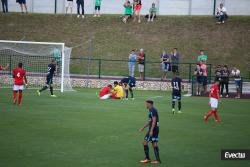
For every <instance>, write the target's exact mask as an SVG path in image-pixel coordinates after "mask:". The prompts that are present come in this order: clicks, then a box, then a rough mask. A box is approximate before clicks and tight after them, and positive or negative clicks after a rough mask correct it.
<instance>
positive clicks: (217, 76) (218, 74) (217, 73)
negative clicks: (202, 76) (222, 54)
mask: <svg viewBox="0 0 250 167" xmlns="http://www.w3.org/2000/svg"><path fill="white" fill-rule="evenodd" d="M221 73H222V68H221V65H218V66H217V67H216V70H215V81H218V82H219V90H220V88H221V75H222V74H221Z"/></svg>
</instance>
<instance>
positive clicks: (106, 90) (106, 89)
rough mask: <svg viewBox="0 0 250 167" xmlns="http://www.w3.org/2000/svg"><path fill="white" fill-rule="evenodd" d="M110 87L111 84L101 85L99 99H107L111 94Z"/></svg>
mask: <svg viewBox="0 0 250 167" xmlns="http://www.w3.org/2000/svg"><path fill="white" fill-rule="evenodd" d="M111 89H112V85H107V86H105V87H103V88H102V89H101V91H100V93H99V98H100V99H101V100H106V99H109V98H110V96H111V95H112V93H111Z"/></svg>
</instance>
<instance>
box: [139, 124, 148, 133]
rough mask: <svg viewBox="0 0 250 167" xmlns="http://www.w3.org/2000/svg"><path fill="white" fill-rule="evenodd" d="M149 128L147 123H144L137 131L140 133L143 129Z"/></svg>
mask: <svg viewBox="0 0 250 167" xmlns="http://www.w3.org/2000/svg"><path fill="white" fill-rule="evenodd" d="M148 126H149V122H148V123H146V124H145V125H144V126H143V127H142V128H141V129H139V131H140V132H142V131H143V130H144V129H145V128H147V127H148Z"/></svg>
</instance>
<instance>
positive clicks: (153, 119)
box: [139, 100, 161, 164]
mask: <svg viewBox="0 0 250 167" xmlns="http://www.w3.org/2000/svg"><path fill="white" fill-rule="evenodd" d="M146 107H147V109H148V110H149V114H148V117H149V121H148V123H147V124H146V125H144V126H143V128H141V129H140V130H139V131H140V132H142V131H143V130H144V129H145V128H147V127H149V129H148V132H147V134H146V136H145V138H144V141H143V147H144V152H145V159H144V160H141V161H140V162H141V163H149V162H151V160H150V157H149V147H148V142H151V143H152V146H153V148H154V153H155V158H156V160H155V161H152V162H151V163H153V164H159V163H161V160H160V154H159V148H158V145H157V143H158V134H159V116H158V112H157V110H156V108H154V102H153V101H152V100H147V101H146Z"/></svg>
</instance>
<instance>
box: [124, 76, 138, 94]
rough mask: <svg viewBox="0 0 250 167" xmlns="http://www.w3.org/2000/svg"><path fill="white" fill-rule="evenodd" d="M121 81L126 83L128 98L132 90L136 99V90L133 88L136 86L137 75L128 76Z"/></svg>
mask: <svg viewBox="0 0 250 167" xmlns="http://www.w3.org/2000/svg"><path fill="white" fill-rule="evenodd" d="M121 83H122V84H123V85H124V88H125V93H126V99H128V92H130V95H131V98H132V99H134V92H133V88H134V87H135V86H136V79H135V77H131V76H129V77H126V78H123V79H122V80H121Z"/></svg>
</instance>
